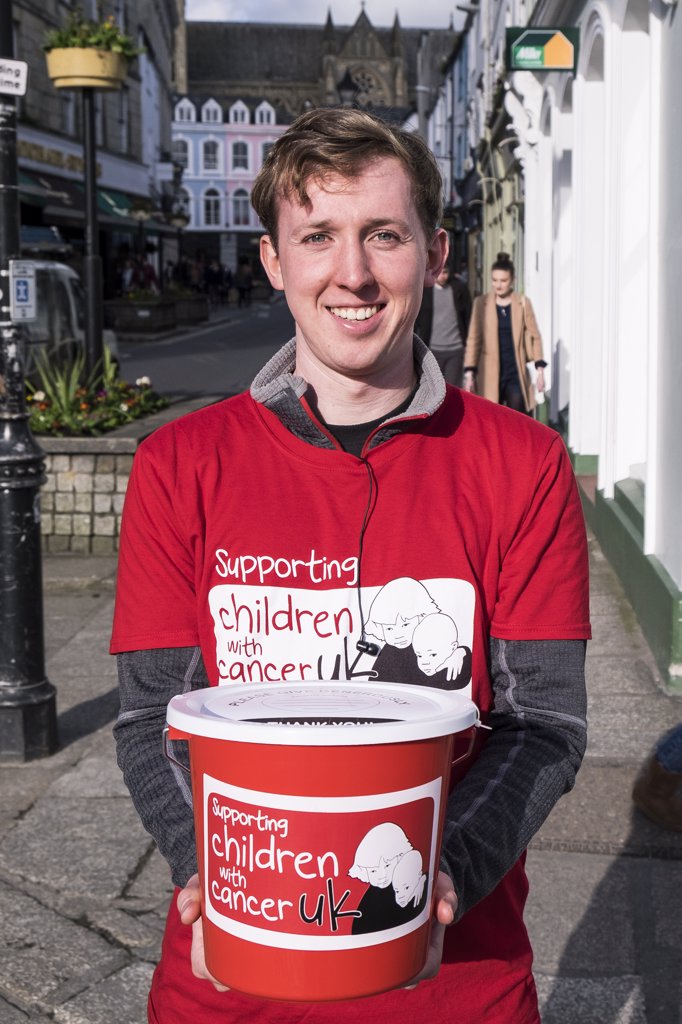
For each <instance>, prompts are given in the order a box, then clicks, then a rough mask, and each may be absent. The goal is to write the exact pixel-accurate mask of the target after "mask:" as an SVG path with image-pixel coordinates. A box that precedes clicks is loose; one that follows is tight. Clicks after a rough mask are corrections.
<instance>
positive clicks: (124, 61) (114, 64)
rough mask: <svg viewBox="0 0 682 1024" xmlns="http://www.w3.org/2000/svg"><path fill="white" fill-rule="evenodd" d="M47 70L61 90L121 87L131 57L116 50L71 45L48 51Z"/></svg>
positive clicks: (56, 86)
mask: <svg viewBox="0 0 682 1024" xmlns="http://www.w3.org/2000/svg"><path fill="white" fill-rule="evenodd" d="M45 57H46V59H47V73H48V75H49V76H50V78H51V79H52V82H53V85H54V86H55V88H57V89H82V88H83V87H86V88H90V89H120V88H121V84H122V83H123V79H124V78H125V76H126V74H127V71H128V58H127V57H125V56H124V55H123V54H122V53H115V52H114V51H113V50H99V49H95V48H94V47H91V46H87V47H85V46H84V47H78V46H68V47H64V48H57V49H53V50H48V52H47V53H46V54H45Z"/></svg>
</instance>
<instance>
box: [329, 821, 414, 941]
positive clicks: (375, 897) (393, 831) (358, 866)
mask: <svg viewBox="0 0 682 1024" xmlns="http://www.w3.org/2000/svg"><path fill="white" fill-rule="evenodd" d="M411 852H416V851H414V850H413V847H412V843H411V842H410V841H409V839H408V838H407V836H406V835H405V833H404V831H403V830H402V829H401V828H400V826H399V825H396V824H394V823H393V822H390V821H385V822H383V823H382V824H381V825H375V826H374V828H371V829H370V830H369V832H368V833H367V835H366V836H365V837H364V839H362V840H361V842H360V843H359V845H358V848H357V850H356V851H355V861H354V863H353V866H352V867H351V869H350V871H349V872H348V874H349V875H350V877H351V878H358V879H360V881H362V882H367V883H368V885H369V888H368V889H367V892H366V893H365V894H364V895H363V897H362V899H361V900H360V903H359V904H358V910H359V911H360V912H361V917H358V918H356V919H355V920H354V921H353V929H352V932H353V935H364V934H365V933H366V932H376V931H382V930H384V929H386V928H395V927H396V926H397V925H400V924H403V923H404V922H406V921H410V920H411V919H412V918H413V917H416V916H417V913H418V912H419V911H417V910H415V907H414V906H408V905H407V903H408V902H409V896H408V897H407V901H406V903H399V902H398V901H397V899H396V894H395V892H394V890H393V887H392V881H393V876H394V873H395V871H396V869H397V867H398V865H399V864H400V862H401V860H402V859H403V858H404V857H405V856H407V855H408V854H409V853H411ZM419 862H420V871H421V854H419ZM406 875H407V877H409V878H410V879H411V880H412V881H413V882H414V877H413V876H414V862H413V863H412V866H411V868H410V869H409V870H408V871H407V872H406ZM424 880H426V876H424ZM416 884H417V885H418V884H419V882H418V881H417V883H416ZM419 909H420V910H421V907H420V908H419Z"/></svg>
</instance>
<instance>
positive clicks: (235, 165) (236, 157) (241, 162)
mask: <svg viewBox="0 0 682 1024" xmlns="http://www.w3.org/2000/svg"><path fill="white" fill-rule="evenodd" d="M248 169H249V147H248V146H247V145H246V143H245V142H233V143H232V170H233V171H236V170H243V171H248Z"/></svg>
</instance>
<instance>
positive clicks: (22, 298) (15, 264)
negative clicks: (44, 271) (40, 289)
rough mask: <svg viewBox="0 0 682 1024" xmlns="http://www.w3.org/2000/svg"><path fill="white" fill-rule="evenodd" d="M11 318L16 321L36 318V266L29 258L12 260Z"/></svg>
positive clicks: (10, 268) (10, 270)
mask: <svg viewBox="0 0 682 1024" xmlns="http://www.w3.org/2000/svg"><path fill="white" fill-rule="evenodd" d="M9 273H10V318H11V319H12V320H13V321H14V322H15V323H16V322H21V323H25V322H26V321H27V320H35V319H36V316H37V310H36V268H35V266H34V264H33V263H30V262H28V261H27V260H10V264H9Z"/></svg>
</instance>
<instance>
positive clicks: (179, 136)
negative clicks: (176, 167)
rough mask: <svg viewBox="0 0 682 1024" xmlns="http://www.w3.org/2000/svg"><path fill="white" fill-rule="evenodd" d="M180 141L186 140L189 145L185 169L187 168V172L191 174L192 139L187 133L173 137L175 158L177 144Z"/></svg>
mask: <svg viewBox="0 0 682 1024" xmlns="http://www.w3.org/2000/svg"><path fill="white" fill-rule="evenodd" d="M178 142H184V144H185V146H186V147H187V163H186V164H185V167H184V170H185V173H186V174H191V173H192V141H191V139H188V138H187V136H186V135H176V136H175V137H174V138H173V143H172V153H173V159H175V146H176V145H177V143H178Z"/></svg>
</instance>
